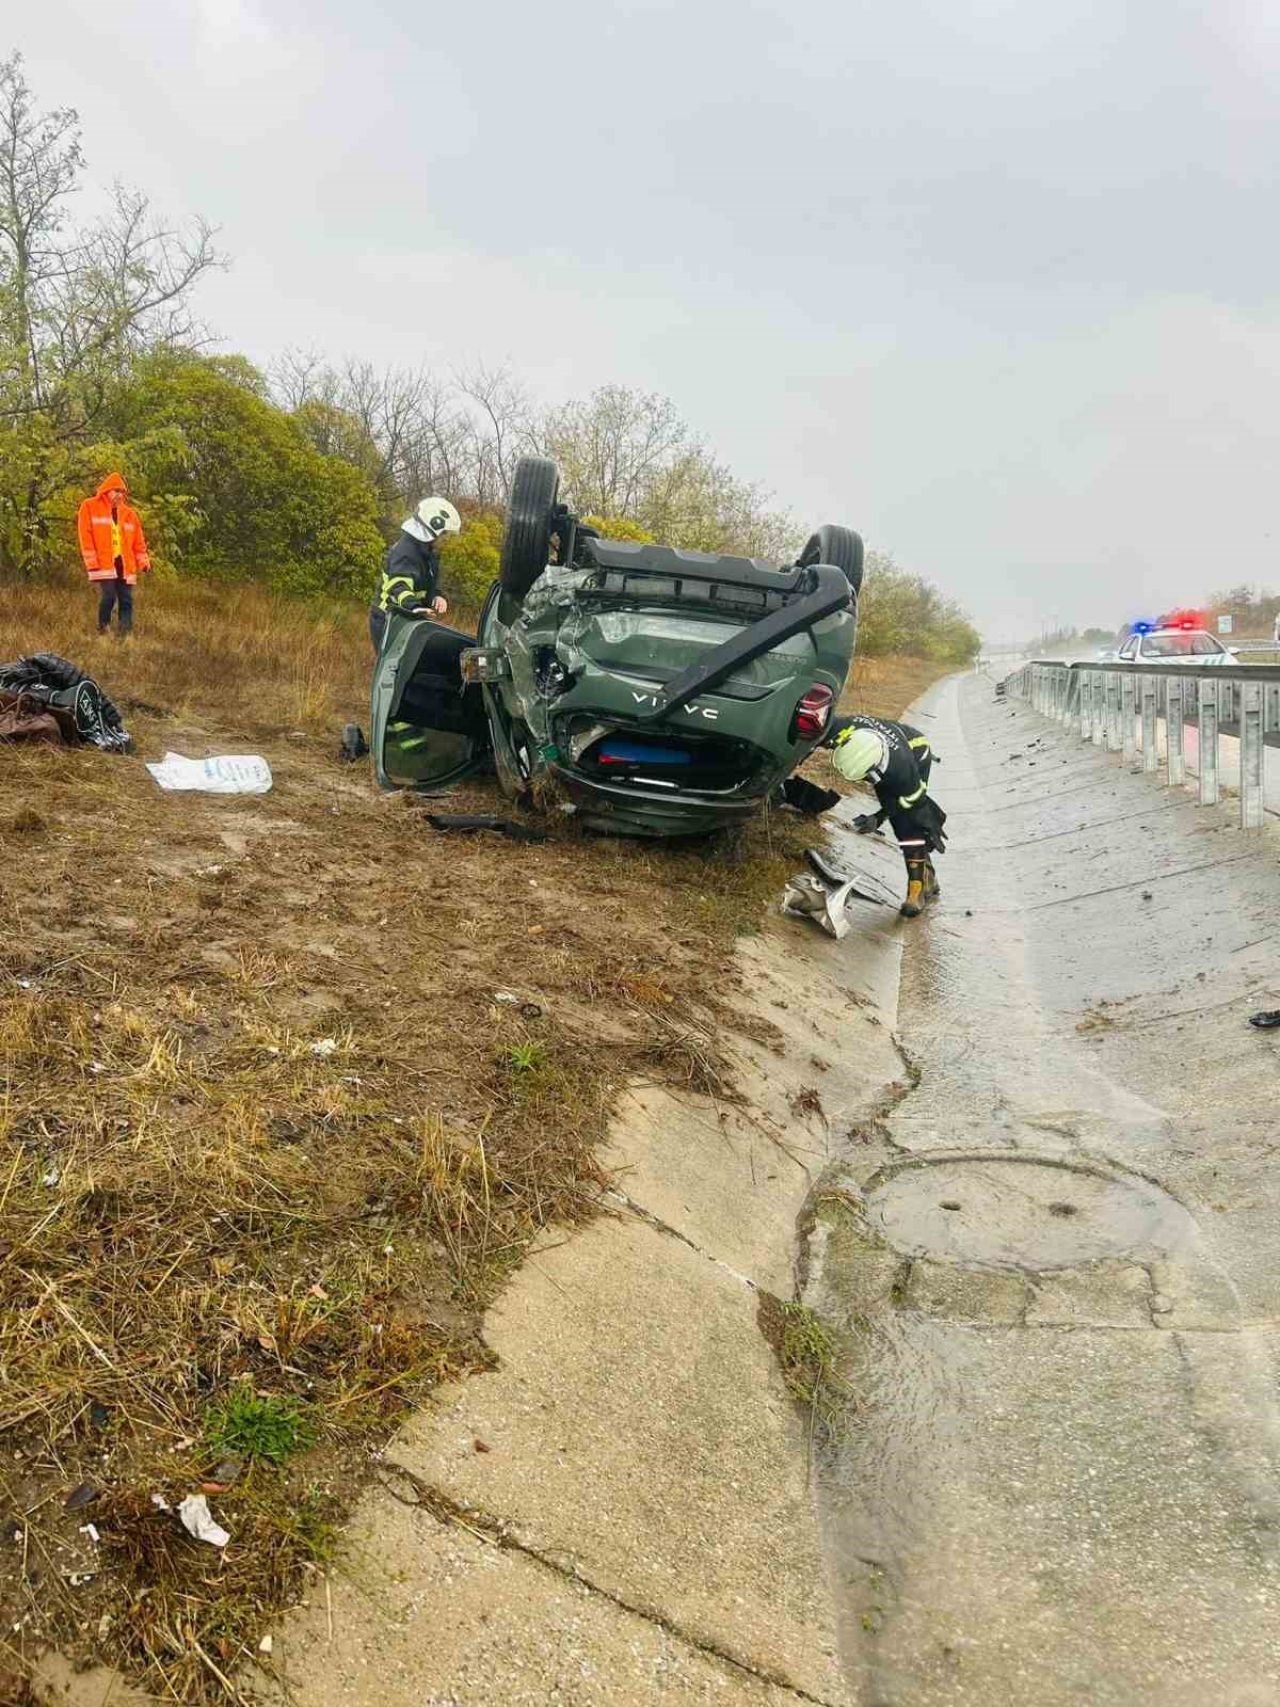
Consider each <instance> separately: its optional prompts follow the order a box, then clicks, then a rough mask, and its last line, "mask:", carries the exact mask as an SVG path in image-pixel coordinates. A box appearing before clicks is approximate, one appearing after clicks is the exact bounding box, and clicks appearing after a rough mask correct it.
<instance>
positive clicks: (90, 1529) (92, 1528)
mask: <svg viewBox="0 0 1280 1707" xmlns="http://www.w3.org/2000/svg"><path fill="white" fill-rule="evenodd" d="M80 1533H81V1535H87V1536H88V1537H89V1539H90V1541H92V1542H93V1544H94V1546H95V1547H96V1546H97V1545H98V1543H99V1542H100V1541H101V1540H102V1537H101V1535H99V1534H98V1526H97V1524H95V1523H82V1524H81V1525H80Z"/></svg>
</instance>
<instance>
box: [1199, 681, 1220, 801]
mask: <svg viewBox="0 0 1280 1707" xmlns="http://www.w3.org/2000/svg"><path fill="white" fill-rule="evenodd" d="M1219 686H1220V684H1219V683H1218V682H1201V683H1200V728H1199V745H1200V804H1201V806H1216V805H1217V804H1218V688H1219Z"/></svg>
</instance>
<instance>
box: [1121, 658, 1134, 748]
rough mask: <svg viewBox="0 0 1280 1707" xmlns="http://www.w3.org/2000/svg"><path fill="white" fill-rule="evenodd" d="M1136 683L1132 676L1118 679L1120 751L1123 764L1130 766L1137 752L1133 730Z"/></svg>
mask: <svg viewBox="0 0 1280 1707" xmlns="http://www.w3.org/2000/svg"><path fill="white" fill-rule="evenodd" d="M1136 686H1137V682H1136V681H1135V679H1134V678H1133V677H1132V676H1121V678H1120V750H1121V751H1122V752H1123V753H1124V762H1125V764H1126V765H1131V764H1132V763H1133V760H1134V755H1135V754H1136V753H1137V750H1138V738H1137V734H1136V732H1135V730H1134V726H1133V725H1134V719H1135V718H1136V717H1137V715H1138V713H1137V707H1136V705H1135V703H1134V702H1135V699H1136V697H1137V696H1136V695H1135V693H1134V689H1135V687H1136Z"/></svg>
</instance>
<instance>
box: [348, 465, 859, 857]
mask: <svg viewBox="0 0 1280 1707" xmlns="http://www.w3.org/2000/svg"><path fill="white" fill-rule="evenodd" d="M862 558H863V552H862V541H861V540H860V539H859V537H858V535H857V534H855V533H853V532H852V531H851V530H849V529H848V528H843V527H834V526H828V527H823V528H819V529H818V531H817V532H816V533H814V534H813V535H812V536H811V537H810V539H809V541H808V542H807V544H806V545H805V548H804V550H803V551H802V552H801V553H800V556H799V558H798V560H797V561H796V562H795V563H793V564H788V565H785V566H782V567H779V566H777V565H773V564H769V563H765V562H762V561H760V560H758V559H755V558H746V557H729V556H715V555H710V554H707V553H704V552H696V551H677V550H673V549H672V548H670V547H668V546H660V545H639V544H635V543H634V542H631V541H623V540H610V539H604V538H602V537H600V535H599V534H598V533H596V532H595V530H594V529H592V528H589V527H587V526H585V525H584V524H583V523H582V522H580V521H579V520H578V518H577V517H576V516H574V515H573V514H572V512H571V511H570V510H569V509H568V507H567V506H566V505H564V504H563V503H561V502H560V498H559V476H558V473H557V470H556V466H555V464H554V463H553V462H549V461H547V460H546V459H544V458H541V457H525V458H523V459H522V460H521V461H520V463H519V465H518V467H517V470H516V475H515V480H514V482H513V487H512V494H511V502H510V507H509V511H508V520H507V529H506V535H505V538H504V541H503V549H502V560H501V567H500V573H499V577H498V580H497V581H496V582H495V583H494V585H493V587H492V588H491V590H490V592H489V596H488V598H487V600H486V601H485V605H484V609H483V612H482V614H481V618H480V624H479V634H478V636H477V637H476V638H474V639H472V638H469V637H468V636H466V635H461V634H459V633H458V632H457V631H456V630H454V629H450V628H446V627H444V626H443V625H442V624H440V623H436V622H432V621H429V620H425V619H421V618H408V617H403V616H398V615H395V614H393V615H392V616H391V617H390V619H389V621H388V624H387V630H386V634H385V636H384V639H383V644H382V649H381V652H380V653H379V656H378V661H377V664H376V666H375V670H374V682H373V698H372V708H371V711H372V737H371V746H372V749H373V755H374V762H375V766H376V769H377V775H378V780H379V782H380V783H381V784H382V785H383V786H384V787H386V788H412V789H418V790H422V791H428V792H434V791H437V790H439V789H442V788H444V787H447V786H448V785H449V784H450V783H452V782H454V781H457V780H458V779H459V778H461V777H463V776H464V775H466V774H467V773H469V772H472V771H475V770H478V769H480V768H482V767H483V766H485V765H486V764H490V763H491V764H492V766H493V767H494V769H496V771H497V774H498V778H499V781H500V782H501V785H502V787H503V789H504V791H505V792H506V793H507V794H508V795H510V796H511V797H513V798H515V799H520V800H524V799H528V798H530V797H538V798H541V799H544V800H554V801H555V802H556V803H557V804H558V805H559V806H560V807H561V808H562V809H564V810H567V811H573V812H576V813H577V814H578V815H579V816H580V818H581V820H582V821H583V822H584V823H585V824H587V825H589V826H591V827H592V828H595V829H600V830H606V831H612V832H615V833H618V834H624V835H639V836H679V835H697V834H703V833H705V832H707V831H709V830H714V829H718V828H721V827H724V826H727V825H732V824H734V823H738V822H741V821H742V820H743V819H745V818H748V817H750V816H751V815H752V814H754V813H756V812H758V811H759V810H760V808H761V807H762V806H763V805H764V803H765V802H766V801H768V800H770V799H771V798H772V797H774V796H775V794H776V793H777V791H778V789H779V787H780V785H781V784H782V782H783V780H784V779H785V778H786V777H787V776H789V775H790V773H791V772H792V771H793V770H794V769H795V767H796V766H797V765H798V764H799V763H800V762H801V761H802V760H803V759H804V758H805V756H806V755H807V754H808V753H809V752H810V751H811V749H812V748H813V747H814V745H815V744H816V743H817V742H818V741H819V740H821V738H822V736H823V735H824V733H825V732H826V728H827V724H828V722H829V721H830V718H831V714H832V712H833V710H834V708H835V704H836V702H837V700H838V699H839V697H840V692H841V689H842V688H843V687H844V683H845V678H846V677H847V675H848V673H849V666H850V663H851V661H852V658H853V649H854V642H855V639H856V636H857V621H858V593H859V590H860V588H861V585H862Z"/></svg>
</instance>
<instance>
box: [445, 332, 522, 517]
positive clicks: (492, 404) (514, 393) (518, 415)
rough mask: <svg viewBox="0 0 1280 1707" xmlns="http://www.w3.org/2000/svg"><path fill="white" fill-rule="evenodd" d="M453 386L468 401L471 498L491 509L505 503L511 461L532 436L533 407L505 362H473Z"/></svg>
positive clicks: (513, 462) (512, 464) (513, 468)
mask: <svg viewBox="0 0 1280 1707" xmlns="http://www.w3.org/2000/svg"><path fill="white" fill-rule="evenodd" d="M458 388H459V390H460V391H461V393H462V395H463V397H465V398H466V399H467V401H468V402H469V403H470V404H471V405H472V421H473V434H474V453H473V454H474V462H473V479H474V482H475V498H476V501H477V503H479V504H481V505H483V506H484V507H485V508H486V509H491V508H494V507H496V506H499V505H502V504H505V503H506V500H507V494H508V493H509V492H510V490H511V478H512V476H513V474H514V473H515V466H516V461H517V459H518V458H519V456H520V454H521V452H522V451H524V450H526V449H527V448H528V446H529V444H530V441H531V439H532V436H533V426H534V414H533V408H532V406H531V404H530V402H529V398H528V394H527V393H526V391H525V389H524V387H523V386H522V385H520V384H519V382H518V381H517V380H515V379H514V378H513V377H512V375H511V373H510V371H509V370H508V369H507V368H505V367H498V368H489V367H485V366H484V365H483V364H481V365H479V366H477V367H474V368H472V369H471V370H470V371H469V372H467V373H464V374H460V375H459V376H458Z"/></svg>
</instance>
